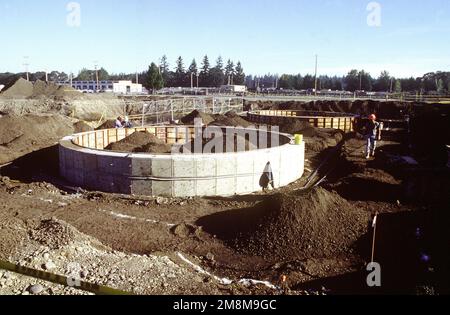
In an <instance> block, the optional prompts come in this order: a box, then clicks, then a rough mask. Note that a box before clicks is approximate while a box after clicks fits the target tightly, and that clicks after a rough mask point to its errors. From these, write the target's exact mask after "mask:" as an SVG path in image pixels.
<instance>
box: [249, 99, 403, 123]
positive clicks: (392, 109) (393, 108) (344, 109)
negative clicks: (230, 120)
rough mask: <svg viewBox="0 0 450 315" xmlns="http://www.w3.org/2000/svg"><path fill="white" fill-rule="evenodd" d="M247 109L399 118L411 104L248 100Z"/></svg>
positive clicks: (396, 102) (357, 101)
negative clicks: (324, 112) (375, 115)
mask: <svg viewBox="0 0 450 315" xmlns="http://www.w3.org/2000/svg"><path fill="white" fill-rule="evenodd" d="M246 106H247V109H251V110H258V109H262V110H267V109H275V110H308V111H327V112H339V113H352V114H356V115H362V116H365V115H369V114H373V113H376V114H377V116H379V118H385V119H387V118H390V119H396V118H398V119H400V118H402V117H403V115H404V113H405V112H408V111H409V109H410V106H411V104H410V103H408V102H398V101H374V100H367V101H362V100H356V101H311V102H304V101H289V102H274V101H267V102H263V101H258V102H249V103H248V104H247V105H246Z"/></svg>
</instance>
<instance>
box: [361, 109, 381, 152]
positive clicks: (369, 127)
mask: <svg viewBox="0 0 450 315" xmlns="http://www.w3.org/2000/svg"><path fill="white" fill-rule="evenodd" d="M364 136H365V139H366V140H367V149H366V159H370V158H371V157H374V156H375V150H376V148H377V141H379V140H381V124H380V123H379V122H377V117H376V116H375V114H372V115H370V116H369V121H368V122H367V124H366V126H365V133H364Z"/></svg>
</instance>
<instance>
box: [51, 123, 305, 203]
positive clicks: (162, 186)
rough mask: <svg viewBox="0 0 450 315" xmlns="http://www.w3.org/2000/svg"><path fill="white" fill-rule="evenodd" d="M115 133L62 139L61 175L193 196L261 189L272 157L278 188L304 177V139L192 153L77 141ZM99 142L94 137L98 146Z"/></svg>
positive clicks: (102, 186) (128, 189)
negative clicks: (121, 149)
mask: <svg viewBox="0 0 450 315" xmlns="http://www.w3.org/2000/svg"><path fill="white" fill-rule="evenodd" d="M151 128H154V127H151ZM159 128H161V127H159ZM114 132H115V131H114V130H110V131H101V132H98V131H97V132H89V133H84V134H79V135H74V136H70V137H67V138H64V139H63V140H62V141H61V142H60V148H59V153H60V174H61V176H62V177H64V178H65V179H67V180H68V181H70V182H72V183H73V184H75V185H77V186H79V187H83V188H86V189H91V190H98V191H104V192H113V193H122V194H133V195H145V196H165V197H193V196H232V195H240V194H249V193H253V192H256V191H260V190H261V187H260V179H261V177H262V175H263V173H264V169H265V167H266V164H267V163H268V162H270V164H271V167H272V171H273V175H274V182H275V186H276V187H277V188H278V187H282V186H286V185H288V184H290V183H292V182H294V181H296V180H298V179H300V178H301V177H302V176H303V172H304V161H305V144H304V143H302V144H300V145H294V144H291V143H288V144H284V145H282V146H279V147H274V148H269V149H262V150H254V151H247V152H237V153H220V154H192V155H187V154H176V155H152V154H128V153H115V152H110V151H104V150H99V149H90V148H85V147H82V146H80V145H77V144H75V142H82V140H80V139H85V141H88V140H86V139H91V140H90V141H89V142H90V143H92V135H96V134H100V133H103V134H109V137H110V138H112V139H113V138H116V139H117V138H118V136H117V135H116V134H114ZM111 134H113V135H112V136H111ZM283 137H285V136H283ZM101 141H103V140H101ZM101 141H95V140H94V142H95V143H96V145H99V142H101ZM101 146H104V143H102V144H101Z"/></svg>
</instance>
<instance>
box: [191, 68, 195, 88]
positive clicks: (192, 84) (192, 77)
mask: <svg viewBox="0 0 450 315" xmlns="http://www.w3.org/2000/svg"><path fill="white" fill-rule="evenodd" d="M194 74H195V73H194V72H191V90H193V89H194Z"/></svg>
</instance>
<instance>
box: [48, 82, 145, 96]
mask: <svg viewBox="0 0 450 315" xmlns="http://www.w3.org/2000/svg"><path fill="white" fill-rule="evenodd" d="M56 83H57V84H58V85H63V86H72V88H74V89H75V90H78V91H82V92H87V93H94V92H111V93H116V94H142V93H144V89H143V87H142V84H136V83H133V82H131V81H99V82H98V86H97V81H72V82H70V81H58V82H56Z"/></svg>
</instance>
